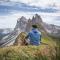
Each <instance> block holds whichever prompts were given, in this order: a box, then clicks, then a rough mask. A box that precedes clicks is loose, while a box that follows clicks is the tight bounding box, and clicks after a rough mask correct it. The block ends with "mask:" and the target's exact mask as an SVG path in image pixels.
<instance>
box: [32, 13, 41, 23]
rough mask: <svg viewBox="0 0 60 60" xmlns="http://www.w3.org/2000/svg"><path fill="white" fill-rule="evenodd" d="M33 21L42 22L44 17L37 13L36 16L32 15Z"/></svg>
mask: <svg viewBox="0 0 60 60" xmlns="http://www.w3.org/2000/svg"><path fill="white" fill-rule="evenodd" d="M32 23H33V24H39V23H42V18H41V16H40V15H38V14H35V16H33V17H32Z"/></svg>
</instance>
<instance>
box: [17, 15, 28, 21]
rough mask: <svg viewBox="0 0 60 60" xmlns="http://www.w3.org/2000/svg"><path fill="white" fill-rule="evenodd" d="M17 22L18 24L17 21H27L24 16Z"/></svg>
mask: <svg viewBox="0 0 60 60" xmlns="http://www.w3.org/2000/svg"><path fill="white" fill-rule="evenodd" d="M17 21H18V22H19V21H27V19H26V18H25V17H24V16H22V17H21V18H19V19H18V20H17Z"/></svg>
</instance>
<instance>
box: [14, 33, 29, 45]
mask: <svg viewBox="0 0 60 60" xmlns="http://www.w3.org/2000/svg"><path fill="white" fill-rule="evenodd" d="M25 37H26V33H25V32H21V33H20V34H19V35H18V37H17V38H16V40H15V43H14V45H28V43H27V42H26V39H25Z"/></svg>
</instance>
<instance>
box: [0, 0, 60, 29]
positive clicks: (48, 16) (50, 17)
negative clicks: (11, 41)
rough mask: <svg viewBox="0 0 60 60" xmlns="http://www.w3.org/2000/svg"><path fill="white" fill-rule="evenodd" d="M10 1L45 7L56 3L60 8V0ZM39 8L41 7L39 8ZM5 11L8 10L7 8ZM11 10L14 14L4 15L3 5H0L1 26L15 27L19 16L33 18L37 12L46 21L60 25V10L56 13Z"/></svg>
mask: <svg viewBox="0 0 60 60" xmlns="http://www.w3.org/2000/svg"><path fill="white" fill-rule="evenodd" d="M0 1H2V0H0ZM3 1H5V0H3ZM10 1H12V2H20V3H25V4H27V5H28V6H29V5H30V6H37V7H43V8H46V7H47V6H49V5H55V6H56V7H58V8H59V9H60V0H10ZM10 5H11V4H10ZM4 6H5V5H4ZM7 6H8V5H7ZM20 7H22V6H20ZM27 8H28V9H29V8H30V7H27ZM22 9H25V8H24V7H22ZM37 9H39V8H37ZM5 11H6V9H5ZM2 12H3V10H2ZM11 12H12V14H10V13H8V14H5V13H3V15H2V13H1V7H0V28H14V27H15V25H16V22H17V19H18V18H20V17H21V16H25V17H26V18H27V19H28V18H32V16H33V15H34V14H35V13H38V14H39V15H41V17H42V19H43V21H44V22H46V23H49V24H55V25H59V26H60V12H55V13H52V12H51V13H48V12H46V13H45V12H29V11H28V12H24V10H23V11H18V10H17V12H14V10H12V11H11ZM6 13H7V12H6Z"/></svg>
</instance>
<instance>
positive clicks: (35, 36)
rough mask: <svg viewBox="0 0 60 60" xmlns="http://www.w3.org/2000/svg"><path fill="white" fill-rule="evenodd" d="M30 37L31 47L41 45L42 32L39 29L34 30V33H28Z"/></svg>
mask: <svg viewBox="0 0 60 60" xmlns="http://www.w3.org/2000/svg"><path fill="white" fill-rule="evenodd" d="M28 37H29V40H30V44H31V45H39V44H40V41H41V32H40V31H38V30H37V29H32V31H31V32H29V33H28Z"/></svg>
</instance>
